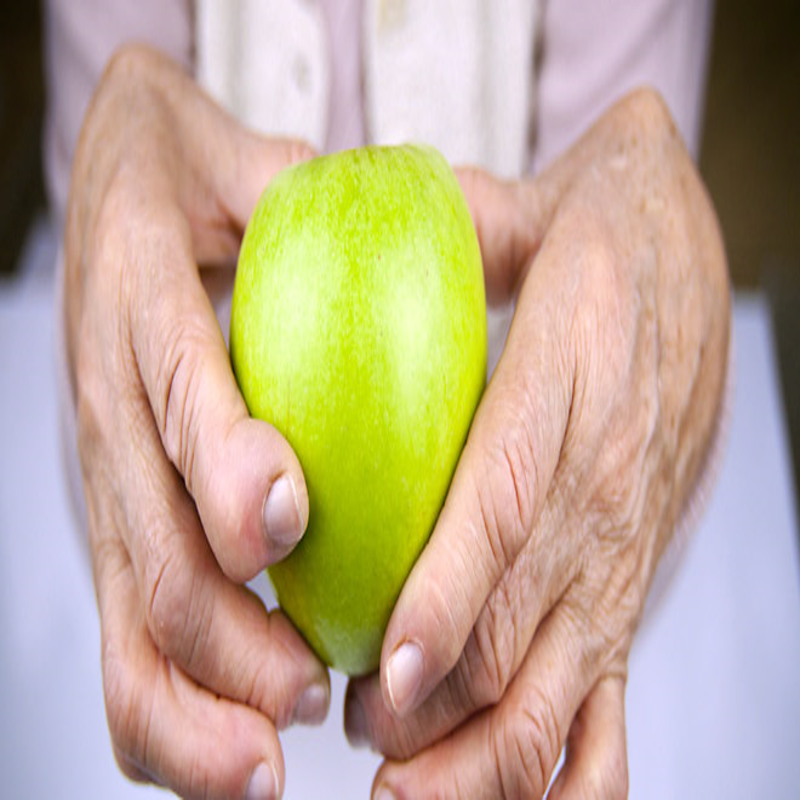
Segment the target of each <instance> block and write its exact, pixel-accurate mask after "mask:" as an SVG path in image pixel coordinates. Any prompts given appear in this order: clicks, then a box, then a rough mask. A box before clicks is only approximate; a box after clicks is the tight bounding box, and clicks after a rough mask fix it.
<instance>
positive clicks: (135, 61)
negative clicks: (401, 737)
mask: <svg viewBox="0 0 800 800" xmlns="http://www.w3.org/2000/svg"><path fill="white" fill-rule="evenodd" d="M158 60H159V56H158V54H157V53H156V52H155V51H154V50H153V49H152V48H150V47H147V46H146V45H144V44H141V43H138V42H126V43H124V44H122V45H121V46H120V47H118V48H117V49H116V50H115V51H114V53H113V54H112V56H111V58H110V59H109V60H108V63H107V65H106V68H105V71H104V73H103V78H102V83H106V82H116V81H119V82H120V83H122V84H124V85H130V82H131V81H132V80H142V79H144V78H146V77H147V75H148V74H149V72H150V70H151V69H152V68H153V66H154V65H155V64H156V63H157V62H158Z"/></svg>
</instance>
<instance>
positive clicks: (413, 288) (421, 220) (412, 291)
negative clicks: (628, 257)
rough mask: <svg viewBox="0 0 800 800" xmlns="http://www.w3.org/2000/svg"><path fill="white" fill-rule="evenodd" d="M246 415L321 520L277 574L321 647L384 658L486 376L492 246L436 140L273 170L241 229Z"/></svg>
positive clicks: (234, 324)
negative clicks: (293, 470)
mask: <svg viewBox="0 0 800 800" xmlns="http://www.w3.org/2000/svg"><path fill="white" fill-rule="evenodd" d="M230 348H231V360H232V364H233V369H234V373H235V375H236V378H237V380H238V383H239V386H240V389H241V391H242V394H243V396H244V398H245V402H246V403H247V406H248V409H249V411H250V413H251V414H252V415H253V416H255V417H258V418H260V419H264V420H267V421H268V422H270V423H271V424H272V425H274V426H275V427H276V428H277V429H278V430H279V431H280V432H281V433H282V434H283V435H284V436H285V438H286V439H287V440H288V442H289V443H290V444H291V446H292V447H293V448H294V451H295V453H296V454H297V456H298V458H299V460H300V463H301V465H302V467H303V471H304V474H305V478H306V484H307V487H308V495H309V523H308V528H307V530H306V533H305V536H304V537H303V539H302V540H301V542H300V543H299V545H298V546H297V547H296V549H295V550H294V551H293V553H292V554H291V555H290V556H289V557H288V558H287V559H285V560H284V561H283V562H281V563H279V564H275V565H274V566H272V567H270V568H269V570H268V573H269V577H270V580H271V581H272V584H273V586H274V588H275V592H276V596H277V598H278V602H279V604H280V606H281V607H282V608H283V610H284V611H285V613H286V614H287V615H288V616H289V618H290V619H291V620H292V621H293V622H294V624H295V625H296V626H297V628H298V629H299V630H300V631H301V633H302V634H303V635H304V636H305V638H306V639H307V641H308V642H309V643H310V644H311V646H312V647H313V648H314V650H315V651H316V652H317V653H318V654H319V655H320V657H321V658H322V659H323V660H324V661H325V662H326V663H327V664H329V665H330V666H332V667H333V668H335V669H337V670H339V671H341V672H344V673H346V674H348V675H351V676H356V675H363V674H366V673H368V672H371V671H373V670H375V669H376V668H377V667H378V665H379V663H380V653H381V645H382V641H383V636H384V633H385V630H386V626H387V624H388V621H389V617H390V615H391V612H392V609H393V607H394V605H395V602H396V600H397V598H398V596H399V594H400V590H401V589H402V587H403V584H404V582H405V579H406V577H407V576H408V574H409V572H410V571H411V568H412V566H413V565H414V562H415V561H416V559H417V557H418V555H419V554H420V552H421V550H422V549H423V547H424V545H425V543H426V542H427V540H428V538H429V536H430V533H431V531H432V530H433V527H434V525H435V523H436V519H437V517H438V515H439V512H440V510H441V507H442V505H443V503H444V499H445V496H446V494H447V490H448V487H449V485H450V481H451V479H452V476H453V473H454V471H455V467H456V464H457V462H458V458H459V456H460V454H461V450H462V448H463V446H464V443H465V441H466V437H467V433H468V431H469V427H470V424H471V421H472V418H473V415H474V413H475V409H476V407H477V405H478V402H479V400H480V397H481V394H482V392H483V389H484V386H485V383H486V300H485V294H484V280H483V269H482V263H481V256H480V249H479V245H478V240H477V237H476V234H475V229H474V227H473V224H472V221H471V218H470V214H469V210H468V208H467V205H466V202H465V200H464V196H463V194H462V192H461V188H460V186H459V184H458V181H457V180H456V178H455V175H454V174H453V172H452V170H451V169H450V167H449V165H448V164H447V162H446V161H445V160H444V158H443V157H442V156H441V155H440V154H439V153H438V152H437V151H435V150H433V149H432V148H428V147H417V146H408V145H406V146H402V147H391V148H388V147H368V148H362V149H359V150H352V151H347V152H343V153H339V154H335V155H331V156H324V157H320V158H317V159H314V160H312V161H310V162H306V163H304V164H301V165H297V166H294V167H291V168H289V169H287V170H285V171H284V172H282V173H281V174H280V175H278V176H277V177H276V178H275V179H274V180H273V181H272V183H271V184H270V185H269V186H268V187H267V189H266V191H265V192H264V194H263V195H262V197H261V199H260V201H259V203H258V205H257V207H256V209H255V211H254V213H253V215H252V218H251V219H250V222H249V224H248V226H247V230H246V232H245V236H244V239H243V242H242V247H241V250H240V255H239V262H238V267H237V273H236V280H235V285H234V293H233V303H232V310H231V329H230Z"/></svg>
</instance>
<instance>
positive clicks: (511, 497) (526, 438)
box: [476, 406, 539, 571]
mask: <svg viewBox="0 0 800 800" xmlns="http://www.w3.org/2000/svg"><path fill="white" fill-rule="evenodd" d="M529 417H530V414H529V409H526V408H520V407H519V406H517V411H516V413H515V416H514V420H513V422H512V423H511V424H508V425H506V426H504V427H505V430H504V431H503V433H502V434H501V435H500V437H499V438H498V440H497V442H496V443H495V444H494V446H493V447H492V448H491V449H490V450H489V452H488V456H487V466H486V478H485V479H484V480H483V481H480V482H479V483H478V485H477V487H476V489H477V491H476V495H477V501H478V511H479V517H480V525H481V527H482V529H483V532H484V534H485V536H486V538H487V541H488V544H489V547H490V549H491V552H492V556H493V559H494V561H495V564H496V565H497V567H498V568H499V569H500V570H501V571H502V570H504V569H505V568H507V567H508V566H509V565H510V564H511V563H513V561H514V558H515V557H516V555H517V553H518V552H519V551H520V549H521V548H522V546H523V545H524V543H525V541H526V539H527V536H528V531H529V529H530V526H531V524H532V521H533V515H534V505H535V493H536V488H537V486H538V485H539V474H538V464H537V460H536V457H535V452H536V448H535V444H534V441H535V436H534V433H533V431H532V428H531V423H530V422H529V421H528V419H529Z"/></svg>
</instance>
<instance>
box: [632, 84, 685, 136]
mask: <svg viewBox="0 0 800 800" xmlns="http://www.w3.org/2000/svg"><path fill="white" fill-rule="evenodd" d="M620 108H621V110H622V111H624V113H625V114H626V116H627V118H628V119H630V120H632V122H633V123H634V125H635V126H636V127H637V128H638V129H640V130H644V131H645V132H647V133H648V134H669V135H670V136H674V135H676V132H677V129H676V127H675V122H674V120H673V118H672V114H671V113H670V110H669V106H668V105H667V103H666V100H664V97H663V96H662V95H661V93H660V92H658V90H656V89H654V88H653V87H651V86H642V87H640V88H638V89H634V90H633V91H632V92H630V93H629V94H628V95H627V96H626V97H625V98H624V99H623V100H622V102H621V106H620Z"/></svg>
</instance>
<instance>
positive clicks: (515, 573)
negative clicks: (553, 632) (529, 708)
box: [345, 478, 574, 759]
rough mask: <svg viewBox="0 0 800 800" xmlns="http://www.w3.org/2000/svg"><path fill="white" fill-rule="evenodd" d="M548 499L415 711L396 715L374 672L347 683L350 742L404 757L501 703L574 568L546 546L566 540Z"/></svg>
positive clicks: (561, 551) (563, 551)
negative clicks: (448, 666) (460, 646)
mask: <svg viewBox="0 0 800 800" xmlns="http://www.w3.org/2000/svg"><path fill="white" fill-rule="evenodd" d="M554 480H555V481H557V480H558V479H557V478H554ZM555 505H557V504H555V503H552V502H551V503H550V505H549V507H548V509H547V510H546V512H543V513H542V515H540V518H539V521H538V523H537V525H536V528H535V533H534V534H533V535H532V536H531V537H530V538H529V540H528V542H527V543H526V545H525V547H524V548H523V550H522V551H521V553H520V555H519V556H518V557H517V559H516V561H515V562H514V564H513V566H512V567H511V568H510V569H509V570H508V571H507V572H506V573H505V574H504V575H503V577H502V578H501V579H500V581H499V583H498V584H497V585H496V586H495V588H494V589H493V590H492V592H491V594H490V595H489V598H488V599H487V601H486V604H485V605H484V607H483V609H482V610H481V612H480V614H479V616H478V619H477V621H476V623H475V626H474V628H473V629H472V631H471V632H470V635H469V638H468V639H467V643H466V645H465V647H464V650H463V652H462V653H461V655H460V656H459V659H458V662H457V663H456V665H455V667H454V668H453V669H452V670H451V671H450V672H449V673H447V675H446V676H445V678H444V680H442V681H441V683H439V684H438V685H437V686H436V687H435V688H434V689H433V691H432V692H431V694H430V695H429V696H428V698H427V699H426V700H425V701H424V702H423V703H422V704H421V705H420V706H419V707H418V708H417V709H416V710H414V711H413V712H411V713H408V714H406V715H405V716H403V717H397V716H396V715H395V714H394V713H392V711H391V710H389V709H388V708H387V707H386V704H385V703H384V701H383V696H382V693H381V684H380V679H379V676H377V675H371V676H367V677H365V678H361V679H358V680H352V681H351V682H350V684H349V685H348V689H347V695H346V698H345V731H346V733H347V736H348V739H349V741H350V743H351V744H352V745H353V746H356V747H358V746H372V747H373V748H374V749H376V750H378V751H379V752H381V753H383V754H384V755H385V756H388V757H390V758H396V759H406V758H409V757H411V756H412V755H414V754H415V753H417V752H419V751H420V750H422V749H424V748H425V747H428V746H429V745H430V744H432V743H433V742H435V741H437V740H438V739H440V738H443V737H444V736H446V735H447V734H449V733H450V732H451V731H453V730H454V729H455V728H457V727H458V726H459V725H460V724H461V723H462V722H464V720H466V719H467V718H469V717H471V716H472V715H473V714H474V713H475V712H476V711H479V710H481V709H483V708H485V707H487V706H489V705H495V704H496V703H498V702H499V701H500V699H501V698H502V697H503V695H504V694H505V692H506V689H507V687H508V684H509V683H510V681H511V680H512V679H513V677H514V675H516V673H517V671H518V669H519V667H520V664H521V663H522V661H523V659H524V657H525V655H526V653H527V651H528V648H529V646H530V642H531V640H532V638H533V635H534V633H535V631H536V628H537V627H538V625H539V622H540V620H541V619H542V618H543V617H544V616H545V614H546V613H547V611H548V610H549V609H550V608H552V606H553V604H554V603H555V602H556V601H557V600H558V599H559V598H560V597H561V596H562V595H563V593H564V590H565V588H566V586H565V584H566V582H568V581H569V578H570V574H571V571H570V570H571V569H572V568H574V564H572V563H571V562H572V558H571V554H570V553H569V551H568V549H567V548H564V547H561V548H559V547H557V546H548V542H550V541H552V540H553V539H554V538H555V537H560V538H561V539H564V538H565V537H564V530H565V528H566V526H567V524H566V523H565V522H564V517H563V515H561V514H558V513H557V512H556V511H555V509H554V506H555ZM554 576H556V577H554Z"/></svg>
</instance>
